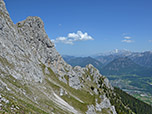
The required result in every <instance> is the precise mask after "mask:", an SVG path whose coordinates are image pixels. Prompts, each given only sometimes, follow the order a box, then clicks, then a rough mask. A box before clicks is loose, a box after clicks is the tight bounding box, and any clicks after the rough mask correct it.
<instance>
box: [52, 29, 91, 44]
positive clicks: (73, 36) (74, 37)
mask: <svg viewBox="0 0 152 114" xmlns="http://www.w3.org/2000/svg"><path fill="white" fill-rule="evenodd" d="M86 40H94V39H93V38H92V37H91V36H89V35H88V33H86V32H85V33H82V32H81V31H77V33H69V34H68V35H67V37H58V38H56V39H53V40H52V42H54V43H59V42H61V43H64V44H71V45H73V44H74V42H75V41H86Z"/></svg>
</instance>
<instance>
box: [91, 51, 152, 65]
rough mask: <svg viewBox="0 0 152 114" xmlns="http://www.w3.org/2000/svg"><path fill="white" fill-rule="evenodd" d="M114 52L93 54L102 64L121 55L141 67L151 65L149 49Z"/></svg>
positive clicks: (151, 56)
mask: <svg viewBox="0 0 152 114" xmlns="http://www.w3.org/2000/svg"><path fill="white" fill-rule="evenodd" d="M116 52H117V53H116ZM116 52H111V53H108V54H100V55H97V56H94V58H95V59H96V60H98V61H100V62H101V63H102V64H104V65H106V64H108V63H110V62H112V61H113V60H115V59H118V58H121V57H128V58H129V59H131V60H132V61H133V62H135V63H136V64H138V65H141V66H143V67H152V52H151V51H146V52H130V51H121V50H117V51H116Z"/></svg>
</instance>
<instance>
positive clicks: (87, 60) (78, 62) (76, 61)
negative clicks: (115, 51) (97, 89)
mask: <svg viewBox="0 0 152 114" xmlns="http://www.w3.org/2000/svg"><path fill="white" fill-rule="evenodd" d="M63 59H64V60H65V61H66V62H67V63H68V64H70V65H71V66H73V67H74V66H81V67H85V66H86V65H88V64H92V65H93V66H94V67H96V68H97V69H98V70H101V67H102V66H103V65H102V63H101V62H99V61H98V60H96V59H94V58H92V57H74V56H63Z"/></svg>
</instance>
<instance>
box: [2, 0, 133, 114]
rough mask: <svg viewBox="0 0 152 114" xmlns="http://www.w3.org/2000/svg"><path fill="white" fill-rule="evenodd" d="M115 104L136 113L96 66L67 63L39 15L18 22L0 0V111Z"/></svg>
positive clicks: (67, 111) (105, 108) (111, 112)
mask: <svg viewBox="0 0 152 114" xmlns="http://www.w3.org/2000/svg"><path fill="white" fill-rule="evenodd" d="M116 104H119V105H120V106H121V107H123V108H122V109H120V110H119V112H123V109H125V110H127V111H128V112H129V113H132V111H131V110H130V109H129V108H128V107H127V106H124V105H123V103H122V102H121V99H120V98H118V97H116V94H115V93H114V91H113V87H112V86H111V85H110V84H109V81H108V79H107V78H105V77H104V76H102V75H101V74H100V73H99V71H98V70H97V69H96V68H94V67H93V66H92V65H87V66H86V68H81V67H79V66H77V67H75V68H72V67H71V66H70V65H68V64H67V63H66V62H64V60H63V59H62V57H61V56H60V55H59V53H58V52H57V51H56V49H55V47H54V44H53V43H52V42H51V41H50V39H49V38H48V36H47V34H46V33H45V30H44V23H43V22H42V20H41V19H40V18H39V17H27V19H26V20H24V21H22V22H19V23H17V24H16V25H15V24H14V23H13V22H12V20H11V19H10V17H9V14H8V12H7V10H6V8H5V3H4V1H3V0H0V113H4V112H6V113H9V114H12V113H18V114H24V113H25V114H26V113H29V114H34V113H35V114H43V113H44V114H62V113H63V114H71V113H74V114H83V113H86V114H96V113H98V114H100V113H101V114H117V113H118V111H117V112H116V109H115V105H116Z"/></svg>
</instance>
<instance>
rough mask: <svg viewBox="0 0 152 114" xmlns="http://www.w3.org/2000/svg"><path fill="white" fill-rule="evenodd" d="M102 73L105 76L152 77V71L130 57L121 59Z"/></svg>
mask: <svg viewBox="0 0 152 114" xmlns="http://www.w3.org/2000/svg"><path fill="white" fill-rule="evenodd" d="M101 72H102V73H103V74H104V75H131V74H132V75H139V76H151V74H152V69H151V68H145V67H142V66H140V65H138V64H136V63H135V62H133V60H131V59H130V58H128V57H121V58H118V59H115V60H113V61H112V62H110V63H109V64H107V65H105V66H104V67H102V68H101Z"/></svg>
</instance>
